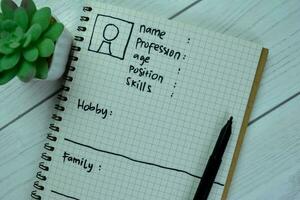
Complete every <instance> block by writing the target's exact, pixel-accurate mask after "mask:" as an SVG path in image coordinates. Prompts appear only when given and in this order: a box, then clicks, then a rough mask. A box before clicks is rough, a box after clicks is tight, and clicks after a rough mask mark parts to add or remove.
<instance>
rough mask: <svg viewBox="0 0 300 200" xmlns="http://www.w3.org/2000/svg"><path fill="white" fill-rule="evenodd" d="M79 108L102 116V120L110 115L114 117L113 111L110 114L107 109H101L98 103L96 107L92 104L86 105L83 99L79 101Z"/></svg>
mask: <svg viewBox="0 0 300 200" xmlns="http://www.w3.org/2000/svg"><path fill="white" fill-rule="evenodd" d="M77 108H78V109H82V110H83V111H92V112H95V113H96V114H97V115H101V117H102V119H105V118H106V117H107V115H108V114H109V115H112V111H110V112H109V111H108V109H107V108H101V107H100V105H99V104H98V103H97V104H96V105H95V104H93V103H92V102H89V103H86V102H85V100H81V99H78V104H77ZM108 112H109V113H108Z"/></svg>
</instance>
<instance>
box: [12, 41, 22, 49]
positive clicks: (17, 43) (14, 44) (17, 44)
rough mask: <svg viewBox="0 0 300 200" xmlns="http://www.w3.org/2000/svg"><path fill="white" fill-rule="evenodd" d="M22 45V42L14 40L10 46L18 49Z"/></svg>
mask: <svg viewBox="0 0 300 200" xmlns="http://www.w3.org/2000/svg"><path fill="white" fill-rule="evenodd" d="M20 45H21V43H20V42H12V43H10V44H9V47H10V48H12V49H16V48H18V47H19V46H20Z"/></svg>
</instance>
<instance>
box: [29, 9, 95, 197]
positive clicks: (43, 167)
mask: <svg viewBox="0 0 300 200" xmlns="http://www.w3.org/2000/svg"><path fill="white" fill-rule="evenodd" d="M83 11H84V12H90V11H92V7H88V6H85V7H83ZM80 21H83V22H87V21H89V17H86V16H81V17H80ZM77 31H78V32H84V31H86V27H84V26H78V27H77ZM74 40H76V41H77V42H83V41H84V38H83V37H82V36H75V37H74ZM71 51H73V52H74V51H78V52H79V51H81V48H80V47H79V46H72V47H71ZM77 61H78V57H77V56H74V55H71V56H70V64H68V66H67V72H73V71H75V69H76V67H75V66H73V65H72V64H74V62H77ZM63 78H64V79H65V81H68V82H72V81H73V77H72V76H70V75H69V73H66V74H65V75H64V76H63ZM61 91H62V93H61V94H58V95H57V99H59V100H60V101H68V98H67V97H66V96H64V93H65V92H68V91H70V87H69V86H66V85H63V86H62V88H61ZM54 109H55V110H57V111H59V112H64V111H65V108H64V107H63V106H61V105H59V104H56V105H55V106H54ZM52 119H53V120H54V121H58V122H60V121H62V120H63V119H62V117H61V116H59V115H58V114H53V115H52ZM49 129H50V130H51V132H49V133H48V134H47V140H49V141H50V143H49V142H46V143H45V144H44V150H46V151H45V152H43V153H42V155H41V158H42V160H43V161H41V162H40V163H39V169H40V171H38V172H37V173H36V178H37V179H38V180H36V181H35V182H34V184H33V187H34V188H35V189H34V190H33V191H32V192H31V197H32V198H33V199H37V200H41V199H42V196H41V195H40V194H38V192H39V191H43V190H44V189H45V187H44V185H43V182H45V181H46V180H47V177H46V175H45V174H44V173H43V172H45V171H49V167H48V165H47V163H49V162H51V160H52V157H51V155H49V154H48V153H49V152H53V151H54V150H55V147H54V146H52V145H51V143H53V142H56V141H57V137H56V136H55V132H56V133H59V126H58V125H57V124H54V123H51V124H50V125H49Z"/></svg>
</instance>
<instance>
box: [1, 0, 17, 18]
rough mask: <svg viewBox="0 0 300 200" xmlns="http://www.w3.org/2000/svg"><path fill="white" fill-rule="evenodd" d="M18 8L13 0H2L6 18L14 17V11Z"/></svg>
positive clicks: (3, 12)
mask: <svg viewBox="0 0 300 200" xmlns="http://www.w3.org/2000/svg"><path fill="white" fill-rule="evenodd" d="M17 8H18V6H17V4H15V2H13V1H12V0H2V1H1V9H2V14H3V17H4V19H13V17H14V11H15V10H16V9H17Z"/></svg>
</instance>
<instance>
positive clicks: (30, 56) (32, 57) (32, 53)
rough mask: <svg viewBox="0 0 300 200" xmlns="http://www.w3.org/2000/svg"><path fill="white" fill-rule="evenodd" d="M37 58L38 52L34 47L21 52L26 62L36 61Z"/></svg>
mask: <svg viewBox="0 0 300 200" xmlns="http://www.w3.org/2000/svg"><path fill="white" fill-rule="evenodd" d="M38 56H39V50H38V49H37V48H36V47H31V48H27V49H26V50H25V51H23V57H24V58H25V60H27V61H28V62H34V61H36V60H37V58H38Z"/></svg>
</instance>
